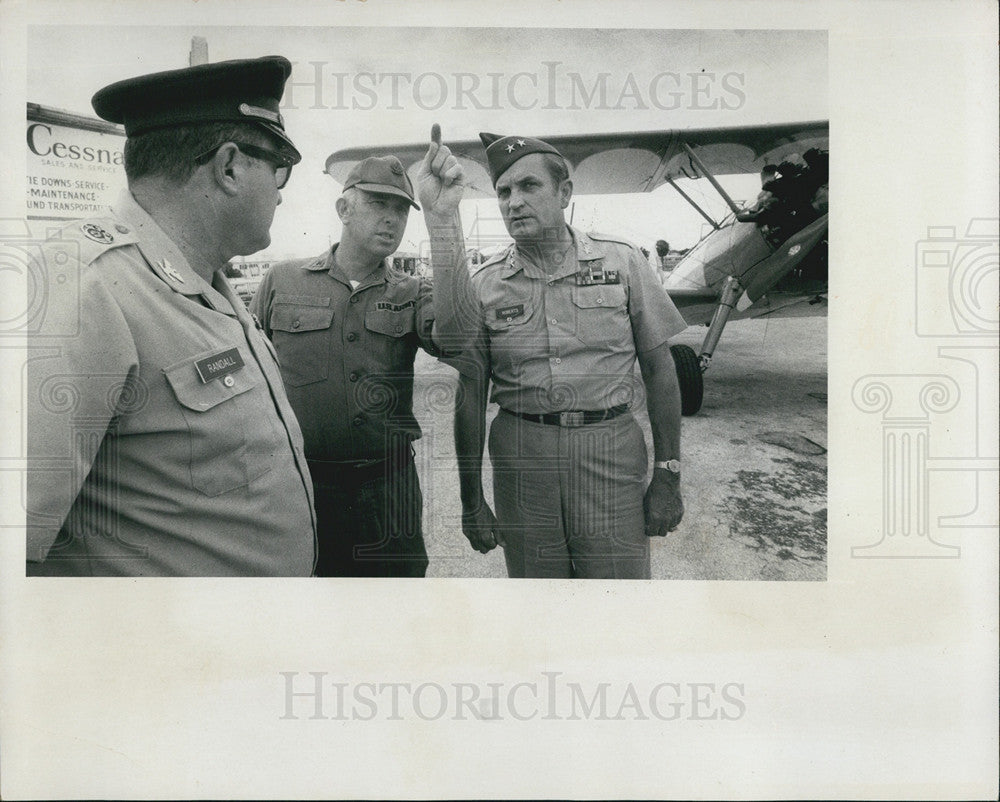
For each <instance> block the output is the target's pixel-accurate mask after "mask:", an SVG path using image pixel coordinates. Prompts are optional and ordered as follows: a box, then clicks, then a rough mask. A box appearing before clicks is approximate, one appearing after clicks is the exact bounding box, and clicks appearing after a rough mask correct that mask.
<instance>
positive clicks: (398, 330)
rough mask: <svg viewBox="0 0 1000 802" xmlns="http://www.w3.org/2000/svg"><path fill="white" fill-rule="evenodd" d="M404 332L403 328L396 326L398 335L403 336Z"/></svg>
mask: <svg viewBox="0 0 1000 802" xmlns="http://www.w3.org/2000/svg"><path fill="white" fill-rule="evenodd" d="M402 331H403V327H402V326H396V334H401V333H402Z"/></svg>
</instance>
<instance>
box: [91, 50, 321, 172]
mask: <svg viewBox="0 0 1000 802" xmlns="http://www.w3.org/2000/svg"><path fill="white" fill-rule="evenodd" d="M291 72H292V65H291V63H290V62H289V61H288V59H286V58H284V57H282V56H264V57H263V58H257V59H240V60H237V61H219V62H216V63H214V64H199V65H197V66H194V67H186V68H185V69H182V70H169V71H167V72H155V73H152V74H150V75H140V76H138V77H137V78H127V79H126V80H124V81H118V82H116V83H113V84H110V85H109V86H106V87H104V88H103V89H100V90H98V92H97V94H95V95H94V97H93V99H92V100H91V105H93V107H94V111H96V112H97V114H98V116H99V117H101V118H102V119H105V120H108V121H109V122H113V123H121V124H123V125H124V126H125V134H126V136H130V137H131V136H139V135H140V134H144V133H146V132H147V131H155V130H157V129H161V128H175V127H177V126H182V125H197V124H200V123H255V124H257V125H259V126H260V127H261V128H263V129H264V130H265V131H267V132H268V133H269V134H271V136H273V137H274V138H275V139H276V140H277V143H278V145H279V147H280V148H281V151H282V153H283V154H284V155H286V156H288V157H289V159H291V160H292V163H293V164H297V163H298V162H299V161H301V160H302V154H300V153H299V151H298V150H297V149H296V147H295V145H294V144H293V143H292V140H291V139H289V138H288V135H287V134H286V133H285V124H284V120H283V119H282V117H281V114H280V112H279V111H278V103H279V101H280V100H281V95H282V93H283V92H284V90H285V81H287V80H288V76H289V75H291Z"/></svg>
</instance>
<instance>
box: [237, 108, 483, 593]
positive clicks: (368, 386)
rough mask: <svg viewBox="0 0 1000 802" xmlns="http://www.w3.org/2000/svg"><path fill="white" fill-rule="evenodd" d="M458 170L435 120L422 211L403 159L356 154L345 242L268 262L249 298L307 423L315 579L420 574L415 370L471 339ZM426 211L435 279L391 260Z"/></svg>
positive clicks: (423, 556)
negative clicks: (415, 213)
mask: <svg viewBox="0 0 1000 802" xmlns="http://www.w3.org/2000/svg"><path fill="white" fill-rule="evenodd" d="M332 159H333V157H332V156H331V157H330V159H329V160H328V161H327V170H328V171H329V169H330V165H331V163H332ZM462 178H463V171H462V167H461V165H460V164H459V163H458V161H457V160H456V159H455V157H454V156H453V155H452V154H451V151H450V150H449V149H448V147H447V146H446V145H442V144H441V141H440V129H439V128H438V127H437V126H434V127H433V128H432V131H431V142H430V145H429V147H428V150H427V155H426V156H425V157H424V159H423V162H422V163H421V164H420V165H419V167H418V168H417V170H416V183H417V185H418V187H419V193H420V206H418V205H417V203H416V201H415V200H414V191H413V184H412V183H411V181H410V177H409V176H408V175H407V172H406V169H405V168H404V166H403V164H402V163H401V162H400V160H399V159H398V158H396V157H395V156H389V155H387V156H371V157H369V158H366V159H364V160H363V161H360V162H359V163H358V164H356V165H355V166H354V168H353V169H352V170H351V171H350V173H348V175H347V178H346V179H345V180H344V191H343V194H342V195H341V196H340V197H339V198H337V202H336V210H337V215H338V217H339V218H340V225H341V234H340V242H338V243H337V244H336V245H334V246H333V247H332V248H331V249H330V250H328V251H326V252H325V253H322V254H320V255H319V256H316V257H314V258H312V259H299V260H295V261H291V262H283V263H280V264H277V265H275V266H274V267H272V268H271V270H270V271H269V272H268V274H267V275H266V276H265V277H264V280H263V281H262V282H261V285H260V288H259V289H258V290H257V294H256V295H255V296H254V299H253V301H252V302H251V304H250V308H251V309H252V310H253V312H254V314H255V315H256V316H257V318H258V319H259V320H260V321H261V325H263V327H264V331H265V333H266V334H267V335H268V336H269V337H270V338H271V341H272V342H273V343H274V347H275V349H276V350H277V352H278V357H279V360H280V363H281V371H282V375H283V376H284V378H285V384H286V386H287V388H288V397H289V399H290V400H291V403H292V407H293V408H294V409H295V414H296V415H297V417H298V419H299V421H300V423H301V424H302V432H303V435H304V437H305V446H306V457H307V458H308V460H309V470H310V472H311V474H312V478H313V490H314V496H315V499H316V521H317V532H318V544H319V560H318V562H317V568H316V573H317V575H318V576H331V577H335V576H368V577H422V576H424V575H425V572H426V570H427V567H428V556H427V551H426V547H425V545H424V539H423V533H422V528H421V527H422V524H421V518H422V512H423V497H422V495H421V492H420V484H419V480H418V476H417V470H416V466H415V464H414V449H413V447H412V446H411V443H412V441H413V440H416V439H417V438H418V437H420V434H421V432H420V426H419V425H418V423H417V420H416V418H415V417H414V415H413V366H414V359H415V357H416V353H417V350H418V349H420V348H422V349H423V350H425V351H426V352H427V353H429V354H431V355H432V356H441V355H442V354H444V353H445V351H446V350H447V351H448V352H453V351H454V352H457V351H460V350H461V349H462V348H463V347H465V346H466V345H467V337H468V336H469V335H470V334H471V333H474V328H473V324H474V318H473V317H472V314H471V310H472V309H473V308H474V306H475V299H474V298H473V297H472V294H471V288H470V286H469V276H468V271H467V270H466V268H465V261H464V257H465V247H464V242H463V239H462V226H461V221H460V219H459V216H458V204H459V200H460V199H461V197H462ZM421 206H422V207H423V209H422V211H423V214H424V221H425V223H426V226H427V230H428V232H429V234H430V256H431V264H432V268H433V274H434V276H433V284H432V282H431V280H430V279H429V278H428V277H425V276H421V275H409V274H407V273H405V272H403V271H401V270H399V269H397V268H395V267H393V265H392V264H391V263H390V262H389V261H388V260H389V258H390V257H391V255H392V254H393V253H394V252H395V251H396V250H397V249H398V248H399V244H400V241H401V240H402V238H403V233H404V231H405V229H406V222H407V217H408V215H409V211H410V209H411V208H413V209H420V208H421ZM463 311H464V312H465V318H464V319H463V318H462V312H463Z"/></svg>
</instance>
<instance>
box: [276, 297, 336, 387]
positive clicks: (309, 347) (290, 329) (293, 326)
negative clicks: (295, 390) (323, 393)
mask: <svg viewBox="0 0 1000 802" xmlns="http://www.w3.org/2000/svg"><path fill="white" fill-rule="evenodd" d="M332 325H333V309H332V308H331V306H330V298H328V297H315V296H310V295H288V294H283V293H278V294H276V295H275V296H274V305H273V306H272V307H271V320H270V329H271V337H272V340H273V341H274V347H275V349H276V350H277V352H278V361H279V364H280V366H281V378H282V379H283V380H284V382H285V384H288V385H289V386H291V387H300V386H302V385H304V384H311V383H312V382H318V381H322V380H323V379H325V378H326V377H327V376H328V375H329V372H330V337H331V334H330V327H331V326H332Z"/></svg>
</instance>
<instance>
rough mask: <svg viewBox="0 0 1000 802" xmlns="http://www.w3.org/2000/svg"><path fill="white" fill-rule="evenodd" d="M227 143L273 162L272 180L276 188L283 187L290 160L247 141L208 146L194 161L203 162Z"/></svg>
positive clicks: (289, 172)
mask: <svg viewBox="0 0 1000 802" xmlns="http://www.w3.org/2000/svg"><path fill="white" fill-rule="evenodd" d="M228 144H233V145H236V147H237V148H239V149H240V150H241V151H243V152H244V153H245V154H247V156H252V157H253V158H255V159H262V160H263V161H266V162H269V163H270V164H273V165H274V180H275V182H276V183H277V185H278V189H284V187H285V184H287V183H288V179H289V178H291V176H292V164H293V162H292V160H291V159H289V158H288V157H287V156H282V155H281V154H280V153H278V152H277V151H274V150H268V149H267V148H261V147H258V146H257V145H251V144H250V143H249V142H231V143H230V142H220V143H219V144H218V145H216V146H215V147H214V148H210V149H208V150H206V151H205V152H204V153H202V154H201V155H200V156H198V157H197V158H196V159H195V160H194V163H195V164H205V163H206V162H208V160H209V159H211V158H212V156H213V155H214V154H215V152H216V151H217V150H218V149H219V148H221V147H222V146H223V145H228Z"/></svg>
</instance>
